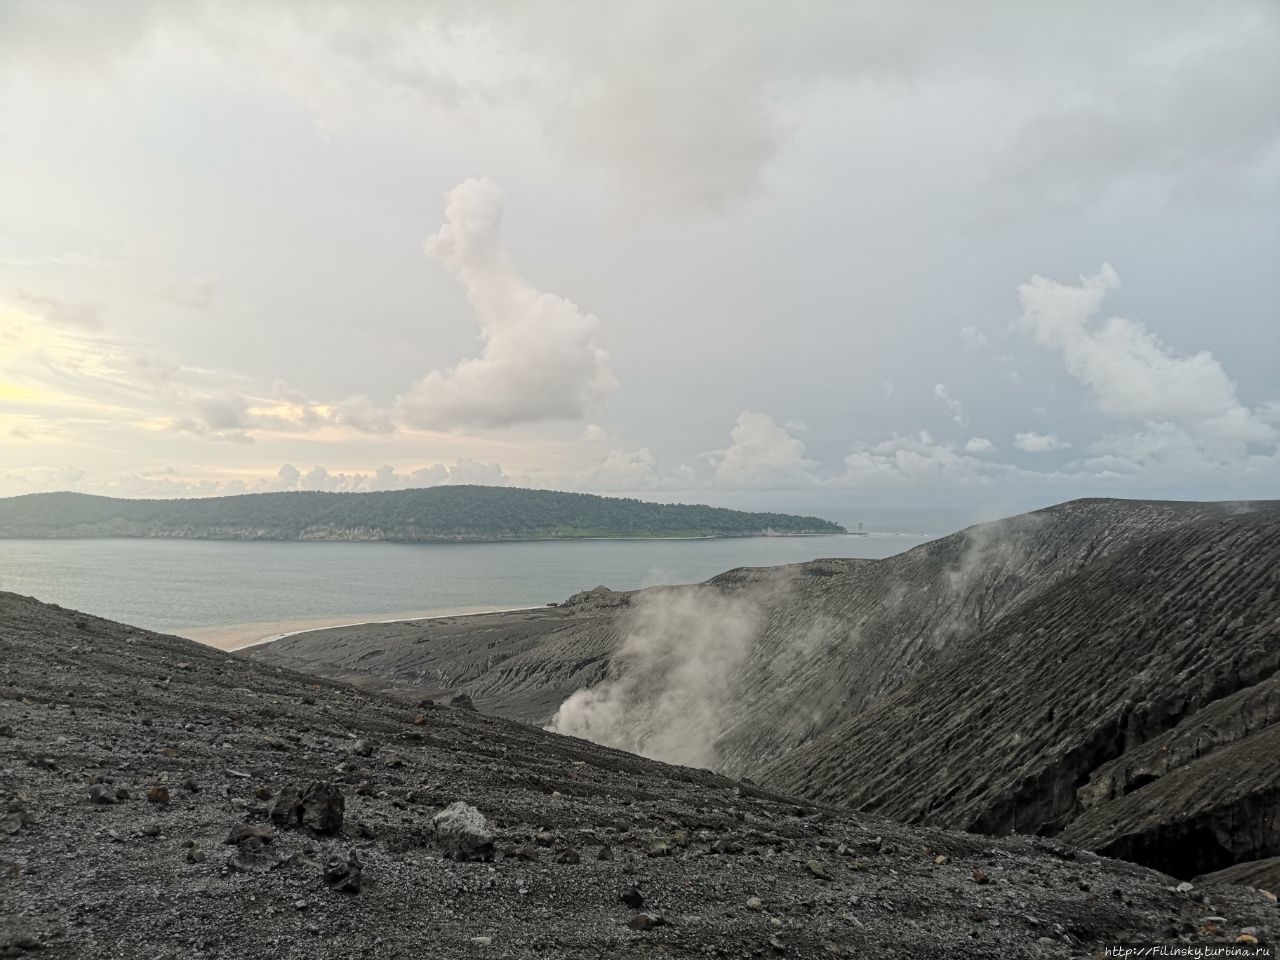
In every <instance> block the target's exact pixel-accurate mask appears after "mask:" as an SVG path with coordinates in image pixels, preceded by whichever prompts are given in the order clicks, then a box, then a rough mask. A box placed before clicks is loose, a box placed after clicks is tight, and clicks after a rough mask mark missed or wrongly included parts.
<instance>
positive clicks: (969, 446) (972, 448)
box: [964, 437, 996, 453]
mask: <svg viewBox="0 0 1280 960" xmlns="http://www.w3.org/2000/svg"><path fill="white" fill-rule="evenodd" d="M995 448H996V445H995V444H994V443H992V442H991V441H990V440H988V439H987V438H986V437H970V438H969V439H968V440H966V441H965V444H964V452H965V453H990V452H991V451H992V450H994V449H995Z"/></svg>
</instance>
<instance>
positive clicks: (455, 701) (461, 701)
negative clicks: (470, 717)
mask: <svg viewBox="0 0 1280 960" xmlns="http://www.w3.org/2000/svg"><path fill="white" fill-rule="evenodd" d="M449 706H451V707H454V708H455V709H458V710H475V708H476V705H475V704H474V703H472V702H471V697H469V696H468V695H467V694H465V693H460V694H458V695H457V696H455V697H453V698H451V699H450V700H449Z"/></svg>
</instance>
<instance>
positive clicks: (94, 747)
mask: <svg viewBox="0 0 1280 960" xmlns="http://www.w3.org/2000/svg"><path fill="white" fill-rule="evenodd" d="M0 677H2V684H3V685H2V686H0V769H2V770H3V793H4V797H3V807H0V817H2V819H3V833H0V856H2V858H3V865H2V866H3V869H0V952H3V954H4V955H6V956H23V955H26V954H28V953H32V954H33V955H39V956H43V957H48V958H51V960H52V958H61V957H77V958H78V957H94V958H97V957H107V956H119V957H125V956H128V957H178V956H181V957H225V956H236V957H245V958H257V957H263V958H266V957H272V958H279V957H299V958H303V957H305V958H311V957H315V956H319V955H323V956H377V957H387V958H399V957H418V956H427V955H429V956H433V957H443V958H452V957H471V956H486V957H494V958H515V957H537V956H549V957H593V958H594V957H600V956H638V955H648V954H651V953H652V954H654V955H657V954H661V955H663V956H672V957H684V956H688V957H693V956H698V957H704V956H708V955H712V956H725V957H750V956H760V955H784V954H785V955H787V956H796V957H812V956H820V955H821V956H831V955H847V956H866V955H868V954H870V955H875V956H884V957H893V956H901V957H912V958H921V957H925V958H942V957H961V956H975V957H976V956H982V957H1056V956H1061V957H1067V956H1079V955H1084V954H1086V953H1089V952H1096V951H1098V950H1099V949H1100V948H1101V947H1102V946H1104V945H1105V944H1107V943H1111V942H1115V941H1116V940H1120V941H1123V942H1133V941H1138V940H1141V941H1150V940H1152V939H1161V938H1165V939H1168V938H1172V937H1175V936H1178V935H1179V932H1180V931H1185V934H1184V935H1185V936H1186V937H1187V938H1189V939H1194V940H1199V941H1209V942H1226V941H1230V940H1233V939H1234V938H1235V937H1236V936H1237V935H1239V932H1240V931H1241V930H1243V929H1245V928H1253V929H1254V931H1255V933H1254V935H1256V936H1257V937H1259V939H1261V940H1263V941H1266V939H1267V938H1268V937H1270V936H1274V935H1275V933H1276V932H1277V931H1280V928H1278V927H1277V925H1276V922H1277V911H1276V906H1275V903H1274V899H1273V898H1269V897H1267V896H1266V895H1264V894H1262V893H1260V892H1258V891H1256V890H1252V889H1248V888H1245V887H1239V886H1216V887H1211V888H1206V889H1204V890H1196V891H1193V892H1190V893H1186V892H1180V891H1178V890H1176V889H1174V888H1173V887H1172V886H1171V885H1170V884H1171V881H1170V880H1169V878H1167V877H1165V876H1163V875H1161V874H1158V873H1156V872H1154V871H1150V870H1147V869H1145V868H1142V867H1138V866H1135V865H1133V864H1129V863H1125V862H1119V861H1112V860H1107V859H1105V858H1101V857H1098V856H1095V855H1092V854H1088V853H1083V852H1076V851H1073V850H1071V849H1069V848H1066V847H1061V846H1059V845H1057V844H1048V843H1045V842H1043V841H1036V840H1033V839H1031V838H1027V837H1021V838H1005V839H991V838H983V837H977V836H973V835H966V834H958V833H949V832H946V831H943V830H937V829H933V828H928V827H903V826H899V825H895V824H892V823H888V822H882V821H880V820H878V819H875V818H862V817H854V816H850V815H846V814H843V813H838V812H835V811H831V810H827V809H822V808H819V807H815V806H813V805H810V804H804V803H798V802H796V801H790V800H787V799H786V798H785V797H782V796H779V795H775V794H771V793H768V792H765V791H762V790H759V789H757V788H752V787H748V786H745V785H742V784H738V783H735V782H733V781H731V780H727V779H724V778H722V777H720V776H717V775H715V774H711V773H708V772H705V771H699V770H690V769H682V768H677V767H670V766H665V765H663V764H659V763H655V762H652V761H647V760H643V759H641V758H638V757H634V756H629V755H626V754H622V753H619V752H616V751H613V750H609V749H606V748H603V747H600V746H596V745H594V744H590V743H586V742H582V741H578V740H573V739H569V738H564V737H557V736H554V735H551V734H547V733H544V732H542V731H540V730H537V729H534V728H531V727H528V726H525V725H521V724H517V723H513V722H510V721H505V720H501V719H497V718H493V717H487V716H483V715H480V714H477V713H475V712H473V711H469V710H464V709H458V708H452V707H434V708H430V707H426V706H419V707H414V708H409V707H406V705H404V704H402V703H399V702H394V701H391V700H387V699H384V698H382V697H379V696H376V695H373V694H369V693H367V692H363V691H360V690H356V689H353V688H351V687H347V686H343V685H339V684H335V683H331V682H326V681H318V680H316V679H314V678H308V677H303V676H300V675H297V674H294V673H292V672H289V671H285V670H282V669H279V668H275V667H271V666H267V665H264V664H260V663H255V662H252V661H249V660H246V659H243V658H239V657H235V656H232V655H228V654H224V653H220V652H218V651H215V650H212V649H209V648H205V647H201V646H199V645H197V644H194V643H192V642H189V641H185V640H181V639H179V638H175V637H166V636H159V635H156V634H152V633H148V632H146V631H142V630H137V629H134V628H131V627H127V626H124V625H121V624H117V623H112V622H110V621H106V620H101V619H98V618H96V617H92V616H88V615H84V614H79V613H75V612H72V611H68V610H63V609H60V608H57V607H53V606H47V605H44V604H41V603H38V602H36V601H34V600H31V599H27V598H23V597H18V596H15V595H13V594H0ZM292 784H298V785H300V786H302V787H304V789H305V796H306V797H308V798H312V799H311V800H307V801H306V803H307V804H311V803H312V802H313V800H314V802H315V804H317V806H316V808H315V809H313V808H312V807H311V806H309V805H307V806H303V807H302V808H300V809H301V813H300V814H299V815H294V814H292V813H290V811H293V810H295V806H294V804H295V803H296V797H293V798H291V794H290V790H289V787H290V785H292ZM308 785H310V786H308ZM273 797H274V798H275V799H270V798H273ZM315 798H319V799H315ZM459 801H461V802H463V803H466V804H471V805H473V806H474V807H476V808H478V814H474V815H473V814H470V813H468V814H466V816H465V817H464V818H463V819H464V820H465V821H466V822H467V823H469V824H470V826H468V827H467V829H468V830H471V831H472V834H469V835H468V840H469V841H470V840H474V841H475V843H474V844H470V843H469V845H467V846H463V845H461V844H460V843H458V842H457V834H456V833H450V832H448V831H442V830H435V829H433V827H432V824H433V819H434V818H435V817H436V816H437V815H439V814H441V813H442V812H444V811H445V810H446V809H447V808H448V807H449V806H451V805H452V804H454V803H455V802H459ZM281 808H283V809H284V810H285V811H286V813H287V814H288V815H287V816H286V817H284V818H275V817H269V812H270V813H274V812H275V811H277V810H279V809H281ZM337 810H342V811H343V815H342V816H335V814H336V812H337ZM317 811H319V812H317ZM298 816H301V817H302V820H301V823H302V824H306V826H305V827H304V826H302V825H300V823H299V820H298V818H297V817H298ZM480 816H483V817H484V818H485V819H486V820H487V821H488V827H489V828H490V829H491V831H492V838H491V839H492V848H491V849H490V848H487V847H485V846H484V845H483V844H482V843H481V842H480V841H482V840H483V839H485V838H484V835H483V832H482V831H483V830H484V829H485V826H486V825H485V824H483V823H476V822H473V821H476V820H478V818H479V817H480ZM453 822H455V823H456V819H455V821H453ZM442 852H452V853H453V854H454V855H455V859H445V858H444V857H443V856H442ZM468 855H469V856H476V857H480V858H481V859H478V860H475V861H471V860H468V859H457V857H465V856H468ZM1208 915H1214V916H1218V917H1221V918H1223V919H1221V920H1220V921H1209V922H1206V921H1205V920H1204V919H1203V918H1204V917H1205V916H1208ZM642 917H643V918H644V919H641V918H642ZM37 951H39V953H38V954H37V953H36V952H37Z"/></svg>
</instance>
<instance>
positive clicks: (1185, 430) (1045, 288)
mask: <svg viewBox="0 0 1280 960" xmlns="http://www.w3.org/2000/svg"><path fill="white" fill-rule="evenodd" d="M1119 283H1120V278H1119V276H1118V275H1117V273H1116V271H1115V270H1114V269H1112V267H1111V266H1110V264H1105V263H1104V264H1103V265H1102V268H1101V269H1100V270H1099V271H1098V272H1097V273H1095V274H1091V275H1089V276H1084V277H1081V278H1080V281H1079V283H1076V284H1064V283H1058V282H1057V281H1054V280H1049V279H1046V278H1045V277H1041V276H1035V277H1032V278H1031V280H1030V281H1029V282H1028V283H1025V284H1023V285H1022V286H1020V287H1019V288H1018V296H1019V299H1020V301H1021V304H1022V316H1021V320H1020V325H1021V327H1022V328H1023V329H1024V330H1026V331H1027V332H1029V333H1030V334H1031V335H1032V336H1033V337H1034V338H1035V339H1036V340H1037V341H1038V342H1039V343H1041V344H1044V345H1046V346H1049V347H1053V348H1055V349H1057V350H1058V351H1060V352H1061V354H1062V357H1063V360H1064V361H1065V363H1066V367H1067V371H1068V372H1069V373H1070V374H1071V375H1072V376H1073V377H1075V378H1076V379H1077V380H1079V381H1080V382H1081V383H1083V384H1084V385H1085V386H1086V387H1088V389H1089V391H1090V394H1091V395H1092V397H1093V400H1094V403H1095V404H1096V405H1097V407H1098V409H1099V410H1100V411H1101V412H1102V413H1104V414H1106V415H1107V416H1109V417H1112V418H1115V419H1117V420H1122V421H1129V422H1130V423H1134V424H1138V425H1140V427H1141V432H1142V433H1144V434H1146V435H1148V436H1149V437H1150V436H1153V435H1158V434H1159V435H1166V436H1168V435H1173V434H1175V433H1176V435H1177V436H1179V437H1185V438H1188V439H1189V440H1190V441H1191V442H1192V443H1193V444H1194V445H1196V446H1198V447H1199V448H1200V450H1201V452H1202V453H1203V454H1205V455H1206V456H1211V457H1216V458H1238V457H1241V456H1243V455H1245V453H1246V452H1247V449H1248V447H1249V445H1251V444H1264V445H1266V444H1274V443H1275V441H1276V437H1277V433H1276V429H1275V428H1274V427H1273V426H1272V425H1271V424H1269V423H1267V421H1266V419H1265V418H1264V416H1263V415H1262V413H1261V412H1260V411H1254V410H1250V409H1249V408H1248V407H1246V406H1245V405H1244V404H1242V403H1241V402H1240V399H1239V397H1238V396H1237V394H1236V385H1235V383H1234V382H1233V381H1232V380H1231V378H1230V377H1229V376H1228V375H1227V372H1226V370H1225V369H1224V368H1223V366H1222V364H1221V363H1220V362H1219V361H1218V360H1217V359H1216V358H1215V357H1214V356H1213V354H1212V353H1210V352H1209V351H1207V350H1201V351H1199V352H1197V353H1193V354H1179V353H1177V352H1175V351H1174V350H1173V349H1172V348H1171V347H1169V346H1168V345H1167V344H1165V343H1164V342H1163V341H1162V340H1161V339H1160V338H1159V337H1158V336H1156V335H1155V334H1154V333H1152V332H1151V331H1150V330H1148V329H1147V328H1146V326H1144V325H1143V324H1142V322H1140V321H1138V320H1133V319H1129V318H1125V317H1109V318H1107V319H1105V320H1103V319H1100V318H1099V317H1098V314H1099V311H1100V310H1101V306H1102V301H1103V299H1104V298H1105V297H1106V295H1107V293H1108V291H1110V290H1113V289H1115V288H1116V287H1117V286H1119ZM1170 428H1172V430H1171V429H1170ZM1180 442H1181V441H1180ZM1023 449H1026V447H1024V448H1023Z"/></svg>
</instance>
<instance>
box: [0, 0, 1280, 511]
mask: <svg viewBox="0 0 1280 960" xmlns="http://www.w3.org/2000/svg"><path fill="white" fill-rule="evenodd" d="M1278 46H1280V8H1278V7H1277V6H1276V5H1275V4H1273V3H1270V2H1267V0H1229V2H1225V3H1221V4H1216V5H1213V6H1212V7H1204V6H1203V5H1199V4H1192V3H1189V2H1160V3H1157V2H1138V3H1133V4H1127V5H1124V6H1123V7H1122V8H1117V7H1115V6H1114V5H1104V4H1102V3H1094V2H1086V3H1081V4H1073V5H1070V6H1069V7H1064V8H1045V7H1041V6H1014V7H1009V6H1006V5H1002V4H998V3H978V4H968V5H963V6H955V7H943V8H939V7H938V5H936V4H926V3H916V2H906V3H892V4H891V3H884V2H853V3H841V4H834V3H830V4H829V3H813V4H805V5H801V6H799V7H791V8H783V7H769V6H759V7H757V6H751V7H743V6H742V5H737V4H724V3H711V4H705V5H697V6H690V5H687V4H678V3H674V2H657V3H652V4H645V5H632V6H624V7H618V8H614V7H609V8H606V7H596V6H591V5H585V6H584V5H578V4H572V3H567V2H560V0H549V2H539V3H531V4H527V5H524V4H522V5H517V6H511V7H508V6H487V7H480V8H473V7H471V6H469V5H458V4H454V3H450V2H447V0H440V2H425V3H422V2H408V0H376V2H372V3H364V4H355V3H343V2H328V0H325V2H317V3H314V4H306V5H300V4H295V3H292V2H289V0H262V2H257V3H238V2H232V3H228V4H220V5H208V4H198V3H182V2H178V3H165V4H159V3H153V2H148V0H122V2H119V3H111V4H93V3H82V2H72V0H48V2H43V3H15V4H7V5H5V6H4V7H3V8H0V78H3V80H2V83H0V130H3V132H4V137H5V142H6V149H5V150H4V151H3V152H0V177H2V178H3V181H4V183H5V184H6V186H5V188H4V189H3V191H0V496H7V495H14V494H22V493H31V492H41V491H50V490H58V489H70V490H76V491H80V492H87V493H101V494H110V495H116V496H128V497H172V496H209V495H218V494H233V493H241V492H262V491H272V490H298V489H315V490H347V491H360V490H379V489H403V488H409V487H420V486H434V485H439V484H456V483H480V484H486V485H511V486H523V487H533V488H543V489H562V490H575V491H583V492H592V493H601V494H606V495H626V496H636V497H640V498H642V499H653V500H662V501H669V500H680V501H683V502H690V503H708V504H711V505H715V506H733V507H735V508H737V509H752V510H782V511H786V512H791V513H828V512H834V511H839V516H835V517H833V519H837V520H839V521H840V522H847V521H848V519H849V518H854V519H855V520H856V518H857V517H858V516H859V515H860V514H869V513H871V512H874V511H876V510H882V511H883V510H888V509H894V508H899V509H914V510H939V511H947V512H949V513H951V514H953V515H960V514H966V515H980V516H983V517H985V516H987V515H997V514H1002V513H1013V512H1019V511H1021V510H1025V509H1033V508H1036V507H1041V506H1046V505H1048V504H1051V503H1055V502H1060V501H1063V500H1068V499H1074V498H1077V497H1093V496H1103V497H1125V498H1149V499H1200V500H1235V499H1258V498H1264V497H1266V496H1268V495H1270V496H1275V491H1276V490H1277V489H1280V376H1278V375H1280V359H1278V358H1280V272H1277V270H1276V264H1277V263H1280V60H1278V59H1277V58H1276V57H1275V56H1274V51H1275V50H1276V49H1277V47H1278Z"/></svg>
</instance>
